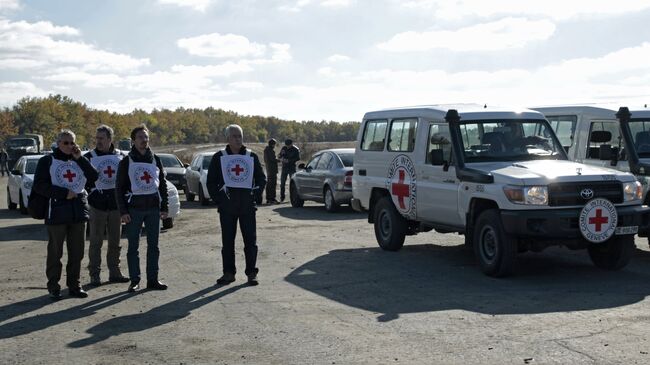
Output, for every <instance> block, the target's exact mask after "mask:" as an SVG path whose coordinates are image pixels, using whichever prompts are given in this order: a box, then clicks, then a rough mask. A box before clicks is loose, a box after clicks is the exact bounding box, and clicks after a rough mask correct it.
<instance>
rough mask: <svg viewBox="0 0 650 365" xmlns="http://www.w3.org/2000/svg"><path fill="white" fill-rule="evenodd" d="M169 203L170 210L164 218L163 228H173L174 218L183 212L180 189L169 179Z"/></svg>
mask: <svg viewBox="0 0 650 365" xmlns="http://www.w3.org/2000/svg"><path fill="white" fill-rule="evenodd" d="M167 203H168V208H169V211H168V214H167V218H165V219H163V220H162V228H163V229H169V228H172V227H173V226H174V218H176V217H178V216H179V215H180V214H181V199H180V197H179V196H178V189H176V186H174V184H172V183H171V182H170V181H169V180H167Z"/></svg>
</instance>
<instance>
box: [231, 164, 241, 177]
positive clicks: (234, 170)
mask: <svg viewBox="0 0 650 365" xmlns="http://www.w3.org/2000/svg"><path fill="white" fill-rule="evenodd" d="M230 171H232V172H234V173H235V176H239V173H240V172H244V169H243V168H241V167H239V164H237V165H235V167H233V168H232V169H230Z"/></svg>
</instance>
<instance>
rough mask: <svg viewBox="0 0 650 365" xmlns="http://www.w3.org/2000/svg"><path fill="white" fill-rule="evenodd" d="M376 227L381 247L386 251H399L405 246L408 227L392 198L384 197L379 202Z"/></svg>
mask: <svg viewBox="0 0 650 365" xmlns="http://www.w3.org/2000/svg"><path fill="white" fill-rule="evenodd" d="M374 226H375V238H376V239H377V243H379V247H381V248H382V249H384V250H386V251H397V250H399V249H400V248H402V246H404V239H405V238H406V231H407V228H408V225H407V222H406V219H404V217H402V215H401V214H399V212H398V211H397V209H395V205H393V200H392V199H391V198H390V197H383V198H381V199H380V200H379V201H378V202H377V205H376V206H375V223H374Z"/></svg>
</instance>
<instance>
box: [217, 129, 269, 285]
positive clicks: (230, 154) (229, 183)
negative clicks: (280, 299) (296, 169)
mask: <svg viewBox="0 0 650 365" xmlns="http://www.w3.org/2000/svg"><path fill="white" fill-rule="evenodd" d="M226 140H227V141H228V145H226V148H225V149H224V150H221V151H219V152H217V153H215V154H214V156H212V161H211V162H210V167H209V169H208V180H207V185H208V191H209V192H210V196H211V197H213V199H215V200H216V202H217V204H218V206H219V221H220V223H221V242H222V248H221V259H222V261H223V276H222V277H221V278H219V279H218V280H217V284H219V285H227V284H230V283H232V282H233V281H235V274H236V273H237V269H236V268H235V236H236V234H237V221H239V227H240V229H241V234H242V238H243V239H244V255H245V256H246V269H245V273H246V276H247V277H248V284H249V285H257V284H258V282H257V273H258V272H259V270H258V269H257V267H256V266H255V265H256V262H257V233H256V230H257V228H256V223H255V211H256V210H257V208H256V207H255V204H256V203H257V204H260V203H261V202H262V189H264V185H266V177H265V176H264V172H263V171H262V165H261V164H260V161H259V159H258V158H257V155H256V154H255V153H253V152H251V151H249V150H247V149H246V146H244V145H243V132H242V129H241V127H240V126H238V125H236V124H232V125H229V126H228V127H226Z"/></svg>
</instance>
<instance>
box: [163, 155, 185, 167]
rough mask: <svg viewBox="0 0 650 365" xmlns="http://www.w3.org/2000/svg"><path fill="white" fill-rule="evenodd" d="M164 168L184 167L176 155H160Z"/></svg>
mask: <svg viewBox="0 0 650 365" xmlns="http://www.w3.org/2000/svg"><path fill="white" fill-rule="evenodd" d="M158 158H160V162H161V163H162V165H163V167H183V165H182V164H181V162H180V161H179V160H178V158H177V157H176V156H174V155H158Z"/></svg>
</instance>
